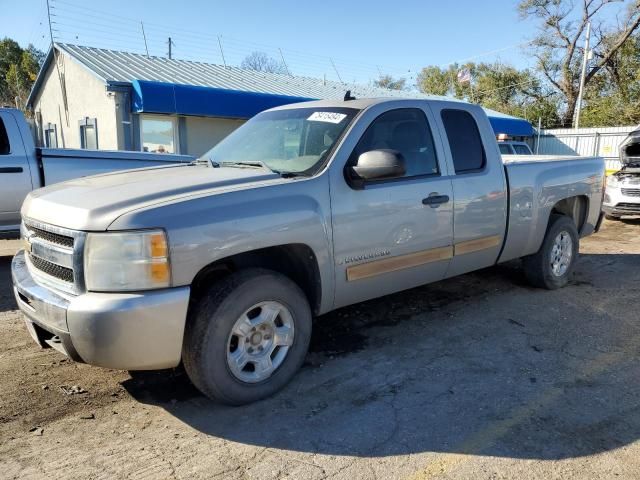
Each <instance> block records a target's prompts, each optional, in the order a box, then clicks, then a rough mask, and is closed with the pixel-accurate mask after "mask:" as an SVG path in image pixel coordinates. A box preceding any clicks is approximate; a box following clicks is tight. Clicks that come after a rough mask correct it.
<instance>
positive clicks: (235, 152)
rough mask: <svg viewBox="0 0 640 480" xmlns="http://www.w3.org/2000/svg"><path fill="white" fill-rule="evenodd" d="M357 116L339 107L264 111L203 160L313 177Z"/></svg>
mask: <svg viewBox="0 0 640 480" xmlns="http://www.w3.org/2000/svg"><path fill="white" fill-rule="evenodd" d="M357 113H358V110H357V109H353V108H335V107H334V108H329V107H327V108H295V109H287V110H276V111H272V112H263V113H260V114H258V115H256V116H255V117H253V118H252V119H251V120H249V121H248V122H247V123H245V124H244V125H242V126H241V127H240V128H238V129H237V130H235V131H234V132H233V133H231V134H230V135H229V136H228V137H226V138H225V139H224V140H222V141H221V142H220V143H219V144H218V145H216V146H215V147H213V148H212V149H211V150H209V151H208V152H207V153H205V154H204V155H203V156H202V158H203V159H206V160H209V161H211V162H213V163H214V164H217V165H221V166H225V165H230V166H233V165H238V166H258V167H259V166H265V167H267V168H269V169H271V170H274V171H277V172H279V173H282V174H303V175H312V174H314V173H315V172H316V171H317V169H319V168H320V167H321V166H322V165H323V164H324V161H325V160H326V158H327V155H328V154H329V152H330V151H331V149H332V147H333V146H334V144H335V143H336V141H337V140H338V138H340V136H341V135H342V133H343V132H344V131H345V129H346V128H347V126H348V125H349V124H350V123H351V121H352V120H353V118H354V117H355V116H356V114H357Z"/></svg>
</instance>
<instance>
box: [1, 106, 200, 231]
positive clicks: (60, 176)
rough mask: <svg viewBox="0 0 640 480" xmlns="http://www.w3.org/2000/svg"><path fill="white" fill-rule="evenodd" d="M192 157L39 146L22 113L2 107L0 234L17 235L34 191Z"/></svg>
mask: <svg viewBox="0 0 640 480" xmlns="http://www.w3.org/2000/svg"><path fill="white" fill-rule="evenodd" d="M192 160H193V158H192V157H188V156H186V155H184V156H180V155H163V154H153V153H142V152H109V151H97V150H70V149H58V148H36V146H35V145H34V143H33V138H32V136H31V132H30V130H29V126H28V125H27V122H26V120H25V118H24V116H23V115H22V112H20V111H19V110H15V109H12V108H0V237H11V236H14V235H15V236H17V235H18V233H19V229H20V206H21V205H22V202H23V201H24V199H25V197H26V196H27V194H28V193H29V192H30V191H31V190H34V189H36V188H40V187H43V186H45V185H51V184H52V183H57V182H62V181H64V180H69V179H71V178H77V177H84V176H87V175H95V174H97V173H104V172H110V171H113V170H124V169H130V168H140V167H147V166H150V165H166V164H167V163H180V162H190V161H192Z"/></svg>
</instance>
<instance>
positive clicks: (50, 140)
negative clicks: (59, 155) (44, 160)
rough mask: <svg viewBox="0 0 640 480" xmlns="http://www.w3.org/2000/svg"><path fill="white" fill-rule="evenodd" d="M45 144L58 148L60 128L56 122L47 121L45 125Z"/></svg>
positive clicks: (48, 146)
mask: <svg viewBox="0 0 640 480" xmlns="http://www.w3.org/2000/svg"><path fill="white" fill-rule="evenodd" d="M44 146H45V147H47V148H58V128H57V127H56V124H55V123H47V124H46V125H45V126H44Z"/></svg>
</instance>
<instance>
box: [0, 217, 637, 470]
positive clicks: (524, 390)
mask: <svg viewBox="0 0 640 480" xmlns="http://www.w3.org/2000/svg"><path fill="white" fill-rule="evenodd" d="M639 233H640V222H637V223H633V222H624V223H623V222H617V223H611V222H608V223H605V225H604V227H603V230H602V231H601V232H600V233H599V234H598V235H596V236H593V237H590V238H589V239H586V240H585V241H583V243H582V248H581V251H582V257H581V259H580V263H579V265H578V268H577V273H576V275H575V278H574V280H573V281H572V284H571V285H570V286H569V287H567V288H565V289H563V290H560V291H554V292H549V291H543V290H535V289H532V288H530V287H528V286H527V285H526V283H525V282H524V279H523V276H522V273H521V271H520V269H519V265H518V263H513V264H508V265H504V266H500V267H495V268H490V269H486V270H483V271H480V272H477V273H474V274H470V275H465V276H463V277H459V278H456V279H451V280H447V281H444V282H440V283H437V284H434V285H430V286H426V287H421V288H417V289H414V290H411V291H408V292H403V293H400V294H396V295H392V296H389V297H385V298H383V299H379V300H375V301H371V302H367V303H364V304H359V305H356V306H353V307H349V308H344V309H341V310H339V311H336V312H333V313H331V314H329V315H325V316H324V317H322V318H319V319H318V321H317V324H316V329H315V333H314V338H313V345H312V353H311V354H310V355H309V357H308V361H307V364H306V365H305V367H304V368H303V369H302V371H301V372H300V373H299V374H298V376H297V377H296V378H295V380H294V381H293V382H292V384H290V385H289V387H288V388H286V389H285V390H284V391H283V392H282V393H280V394H279V395H277V396H275V397H274V398H271V399H268V400H266V401H263V402H260V403H258V404H255V405H252V406H247V407H239V408H230V407H223V406H220V405H216V404H213V403H211V402H210V401H208V400H207V399H205V398H204V397H202V396H201V395H199V394H198V393H197V392H196V391H195V390H194V389H193V387H191V386H190V384H189V382H188V380H187V379H186V377H185V375H184V374H183V372H182V371H180V370H175V371H163V372H153V373H135V374H130V373H127V372H118V371H111V370H103V369H99V368H95V367H89V366H86V365H78V364H74V363H71V362H69V361H67V360H65V359H64V358H62V357H61V356H60V355H59V354H57V353H56V352H55V351H52V350H40V349H39V348H38V347H37V346H35V344H33V343H32V341H31V339H30V338H29V336H28V334H27V332H26V330H25V329H24V328H23V325H22V323H21V322H22V320H21V318H20V315H19V314H18V312H17V311H16V310H15V309H16V306H15V303H14V301H13V298H12V295H11V289H10V273H9V265H10V257H8V256H6V257H0V279H1V280H0V345H1V346H0V468H1V471H0V477H3V478H21V479H26V478H82V479H84V478H105V479H107V478H108V479H111V478H214V477H219V478H296V479H297V478H305V479H307V478H309V479H316V478H317V479H322V478H343V479H354V478H371V479H376V478H408V479H427V478H473V479H489V478H491V479H495V478H518V479H525V478H545V479H547V478H563V479H565V478H576V479H583V478H627V479H638V478H640V473H639V472H640V441H639V439H640V404H639V401H638V399H639V398H640V355H639V354H640V299H639V298H638V293H639V291H640V290H639V286H638V285H639V284H640V235H639ZM0 243H2V245H1V246H0V252H6V253H10V252H11V251H13V248H14V246H15V244H12V243H10V242H0ZM73 386H78V387H80V388H81V390H80V391H84V393H74V394H70V395H69V394H66V393H64V392H63V390H64V389H67V390H68V387H73ZM61 387H62V388H61ZM76 390H78V389H76Z"/></svg>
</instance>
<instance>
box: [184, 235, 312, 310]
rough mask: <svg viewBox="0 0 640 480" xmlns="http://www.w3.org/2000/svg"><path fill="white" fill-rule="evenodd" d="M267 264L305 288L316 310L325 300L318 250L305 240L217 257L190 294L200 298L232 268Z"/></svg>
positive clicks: (200, 276)
mask: <svg viewBox="0 0 640 480" xmlns="http://www.w3.org/2000/svg"><path fill="white" fill-rule="evenodd" d="M247 268H265V269H268V270H273V271H275V272H278V273H281V274H283V275H285V276H286V277H288V278H290V279H291V280H292V281H293V282H295V283H296V284H297V285H298V286H299V287H300V288H301V289H302V291H303V292H304V294H305V296H306V297H307V300H308V301H309V306H310V307H311V311H312V312H313V313H314V314H318V313H319V311H320V307H321V302H322V294H323V292H322V281H321V276H320V267H319V265H318V259H317V257H316V254H315V252H314V251H313V249H312V248H311V247H309V246H308V245H306V244H303V243H290V244H283V245H275V246H270V247H265V248H260V249H256V250H251V251H247V252H242V253H238V254H235V255H231V256H229V257H225V258H221V259H218V260H216V261H214V262H212V263H210V264H208V265H206V266H205V267H203V268H202V269H201V270H200V271H199V272H198V273H197V274H196V276H195V277H194V279H193V281H192V283H191V298H192V300H197V299H198V298H200V297H201V296H202V294H203V292H205V291H206V289H207V288H208V287H210V286H211V285H212V284H214V283H216V282H218V281H219V280H221V279H222V278H224V277H226V276H227V275H230V274H231V273H233V272H237V271H239V270H244V269H247Z"/></svg>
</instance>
